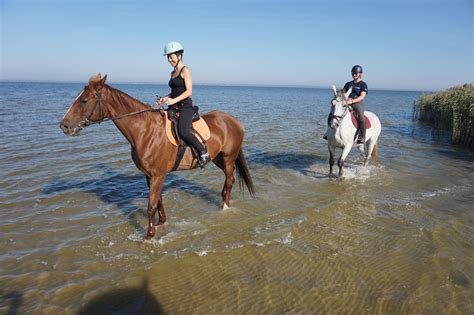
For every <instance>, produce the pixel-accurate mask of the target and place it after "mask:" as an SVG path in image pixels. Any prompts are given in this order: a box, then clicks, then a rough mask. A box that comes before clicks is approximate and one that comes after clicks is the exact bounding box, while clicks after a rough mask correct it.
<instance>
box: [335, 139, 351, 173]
mask: <svg viewBox="0 0 474 315" xmlns="http://www.w3.org/2000/svg"><path fill="white" fill-rule="evenodd" d="M351 149H352V145H345V146H344V150H342V154H341V157H340V158H339V161H337V165H338V166H339V178H341V177H342V175H343V174H344V171H343V170H342V168H343V167H344V161H345V160H346V157H347V156H348V155H349V152H351Z"/></svg>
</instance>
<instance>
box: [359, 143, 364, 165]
mask: <svg viewBox="0 0 474 315" xmlns="http://www.w3.org/2000/svg"><path fill="white" fill-rule="evenodd" d="M357 149H359V154H360V158H361V159H362V163H364V165H365V160H366V156H365V145H363V144H359V145H358V146H357Z"/></svg>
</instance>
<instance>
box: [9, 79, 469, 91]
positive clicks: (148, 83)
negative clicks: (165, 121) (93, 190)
mask: <svg viewBox="0 0 474 315" xmlns="http://www.w3.org/2000/svg"><path fill="white" fill-rule="evenodd" d="M0 82H1V83H3V82H8V83H77V84H83V83H84V81H74V80H64V81H59V80H10V79H0ZM107 83H109V82H107ZM110 83H111V84H131V85H166V86H167V85H168V84H167V83H158V82H147V81H142V82H127V81H111V82H110ZM193 85H194V86H220V87H262V88H296V89H331V87H332V85H331V86H327V87H326V86H320V85H297V84H295V85H291V84H243V83H240V84H239V83H232V84H230V83H227V84H224V83H219V84H217V83H195V82H193ZM461 85H463V84H460V85H456V86H461ZM453 87H455V86H453ZM449 88H450V87H448V88H446V89H433V90H424V89H403V88H400V89H393V88H372V90H375V91H402V92H440V91H444V90H447V89H449Z"/></svg>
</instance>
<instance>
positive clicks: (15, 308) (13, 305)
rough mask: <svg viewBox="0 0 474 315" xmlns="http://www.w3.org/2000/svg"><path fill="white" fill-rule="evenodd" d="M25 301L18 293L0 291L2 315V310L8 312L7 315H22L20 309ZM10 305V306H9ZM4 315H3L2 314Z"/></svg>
mask: <svg viewBox="0 0 474 315" xmlns="http://www.w3.org/2000/svg"><path fill="white" fill-rule="evenodd" d="M22 300H23V294H21V293H20V292H18V291H10V292H4V291H3V289H0V313H1V310H2V309H3V310H6V308H8V310H6V313H5V314H7V315H16V314H20V312H19V308H20V306H21V303H22ZM7 304H8V305H7ZM2 314H3V313H2Z"/></svg>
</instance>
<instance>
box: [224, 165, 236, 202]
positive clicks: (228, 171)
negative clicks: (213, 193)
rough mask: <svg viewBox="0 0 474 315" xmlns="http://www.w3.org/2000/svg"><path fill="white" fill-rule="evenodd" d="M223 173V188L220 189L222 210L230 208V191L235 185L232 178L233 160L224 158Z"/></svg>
mask: <svg viewBox="0 0 474 315" xmlns="http://www.w3.org/2000/svg"><path fill="white" fill-rule="evenodd" d="M224 163H225V166H224V173H225V182H224V187H223V188H222V200H223V201H224V209H226V208H228V207H230V193H231V191H232V186H233V185H234V183H235V177H234V169H235V167H234V160H231V159H226V158H224Z"/></svg>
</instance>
